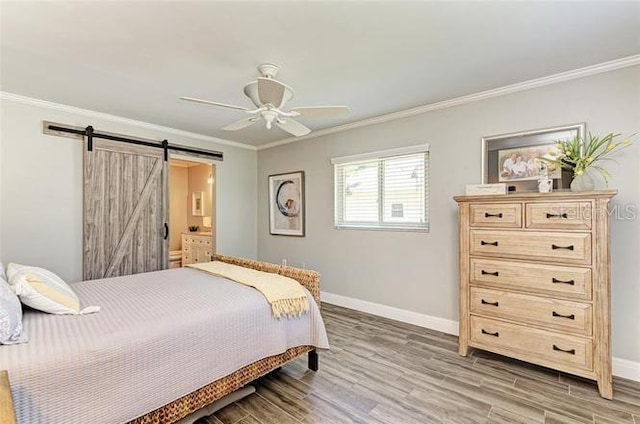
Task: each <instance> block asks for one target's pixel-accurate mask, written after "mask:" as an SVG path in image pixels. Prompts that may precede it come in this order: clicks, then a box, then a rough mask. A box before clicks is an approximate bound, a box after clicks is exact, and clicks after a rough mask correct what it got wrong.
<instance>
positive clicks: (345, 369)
mask: <svg viewBox="0 0 640 424" xmlns="http://www.w3.org/2000/svg"><path fill="white" fill-rule="evenodd" d="M322 312H323V316H324V318H325V323H326V326H327V332H328V334H329V341H330V343H331V351H328V352H320V370H319V371H318V372H317V373H314V372H312V371H309V370H307V368H306V357H305V358H304V359H299V360H297V361H294V362H291V363H289V364H287V365H285V366H284V367H283V368H282V369H281V370H280V371H279V372H276V373H273V374H271V375H268V376H266V377H264V378H262V379H260V380H258V381H257V382H256V384H255V386H256V393H254V394H252V395H250V396H249V397H247V398H244V399H242V400H241V401H239V402H236V403H234V404H231V405H229V406H227V407H226V408H224V409H221V410H220V411H218V412H216V413H215V414H213V415H211V416H210V417H206V418H203V419H201V420H199V421H198V424H289V423H303V424H311V423H331V424H334V423H335V424H338V423H373V424H379V423H389V424H411V423H420V424H423V423H425V424H426V423H495V424H498V423H500V424H513V423H522V424H530V423H531V424H533V423H549V424H551V423H553V424H575V423H595V424H613V423H619V424H640V383H636V382H632V381H629V380H624V379H619V378H614V400H613V401H608V400H605V399H602V398H600V396H599V395H598V390H597V387H596V384H595V382H591V381H588V380H583V379H581V378H578V377H573V376H570V375H566V374H562V373H558V372H556V371H552V370H549V369H546V368H541V367H537V366H534V365H530V364H527V363H524V362H519V361H516V360H513V359H508V358H505V357H502V356H499V355H494V354H490V353H486V352H481V351H477V350H476V351H473V353H472V354H471V355H469V356H468V357H461V356H459V355H458V354H457V337H455V336H450V335H447V334H443V333H439V332H437V331H431V330H426V329H423V328H420V327H415V326H412V325H408V324H403V323H400V322H397V321H392V320H388V319H385V318H380V317H376V316H373V315H368V314H364V313H360V312H356V311H352V310H350V309H344V308H340V307H337V306H332V305H327V304H323V310H322Z"/></svg>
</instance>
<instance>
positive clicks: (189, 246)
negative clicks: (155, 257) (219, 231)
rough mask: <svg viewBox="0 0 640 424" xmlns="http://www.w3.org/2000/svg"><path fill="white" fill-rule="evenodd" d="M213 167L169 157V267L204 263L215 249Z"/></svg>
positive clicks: (181, 157) (193, 160)
mask: <svg viewBox="0 0 640 424" xmlns="http://www.w3.org/2000/svg"><path fill="white" fill-rule="evenodd" d="M215 199H216V166H215V164H213V163H210V162H205V161H200V160H199V159H198V158H191V157H183V156H172V157H171V159H170V160H169V267H170V268H178V267H181V266H184V265H187V264H189V263H196V262H208V261H210V260H211V256H212V255H213V254H215V252H216V225H215V222H216V201H215Z"/></svg>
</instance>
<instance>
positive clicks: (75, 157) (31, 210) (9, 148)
mask: <svg viewBox="0 0 640 424" xmlns="http://www.w3.org/2000/svg"><path fill="white" fill-rule="evenodd" d="M101 116H102V115H100V114H94V116H87V114H86V113H83V112H76V111H74V110H71V109H66V108H65V109H64V110H60V109H59V107H56V106H53V107H48V106H47V105H34V104H27V103H24V102H19V101H14V100H7V99H2V100H1V101H0V122H1V125H0V157H1V162H0V182H1V185H0V233H1V234H2V238H1V239H0V251H1V252H2V257H0V261H2V262H4V263H5V264H6V263H8V262H18V263H24V264H31V265H39V266H43V267H45V268H48V269H51V270H52V271H54V272H56V273H57V274H59V275H60V276H61V277H62V278H64V279H66V280H68V281H77V280H80V279H81V277H82V145H81V143H80V142H78V141H77V140H73V139H69V138H61V137H54V136H48V135H44V134H42V121H43V120H46V121H53V122H60V123H65V124H69V125H77V126H81V127H85V126H87V125H89V124H91V125H93V126H94V127H95V128H96V129H97V130H102V131H107V132H114V133H120V134H127V135H131V136H137V137H145V138H151V139H155V140H162V139H165V138H167V139H168V140H169V142H176V143H180V144H185V145H190V146H193V147H201V148H206V149H213V150H219V151H222V152H223V153H224V161H223V162H218V163H217V167H216V175H217V178H216V180H217V181H216V184H217V186H216V195H217V196H218V198H217V203H218V204H224V208H219V209H218V210H217V214H216V215H217V222H218V224H219V226H218V231H217V251H218V252H220V253H225V254H231V255H236V256H243V257H249V258H252V257H253V258H255V257H256V250H257V249H256V198H257V193H256V167H257V162H256V160H257V155H256V152H255V151H254V150H249V149H244V148H240V147H236V146H230V145H226V144H222V143H216V142H214V141H211V140H203V139H199V138H197V137H195V136H194V137H190V136H187V135H186V134H185V135H176V134H172V133H167V132H165V131H163V130H161V129H151V128H149V127H141V126H136V125H132V124H128V123H124V122H122V121H121V120H112V119H109V118H105V117H101Z"/></svg>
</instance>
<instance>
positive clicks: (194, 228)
mask: <svg viewBox="0 0 640 424" xmlns="http://www.w3.org/2000/svg"><path fill="white" fill-rule="evenodd" d="M198 228H200V227H198V226H197V225H189V231H191V232H192V233H193V232H195V231H198Z"/></svg>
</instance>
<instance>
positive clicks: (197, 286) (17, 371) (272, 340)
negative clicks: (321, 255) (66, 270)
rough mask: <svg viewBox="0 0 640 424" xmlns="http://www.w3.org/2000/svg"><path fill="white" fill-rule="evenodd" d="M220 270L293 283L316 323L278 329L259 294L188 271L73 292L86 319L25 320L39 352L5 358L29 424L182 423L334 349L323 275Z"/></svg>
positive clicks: (300, 320)
mask: <svg viewBox="0 0 640 424" xmlns="http://www.w3.org/2000/svg"><path fill="white" fill-rule="evenodd" d="M215 259H216V260H219V261H223V262H227V263H231V264H234V265H240V266H243V267H247V268H252V269H257V270H260V271H265V272H271V273H276V274H281V275H285V276H287V277H290V278H293V279H295V280H297V281H298V282H300V283H301V284H302V285H303V286H304V287H305V288H306V290H307V291H308V297H309V298H310V299H312V298H313V299H314V300H315V302H314V301H310V309H309V312H308V313H306V314H304V315H302V316H300V317H297V318H281V319H275V318H273V316H272V314H271V308H270V306H269V305H268V303H267V302H266V301H265V299H264V297H263V296H262V294H260V293H259V292H258V291H257V290H255V289H253V288H251V287H247V286H244V285H241V284H238V283H234V282H231V281H229V280H225V279H223V278H220V277H214V276H212V275H209V274H206V273H203V272H201V271H198V270H195V269H190V268H179V269H171V270H165V271H158V272H153V273H145V274H137V275H132V276H126V277H116V278H110V279H105V280H94V281H86V282H80V283H75V284H73V288H74V290H75V291H76V293H77V294H78V295H79V297H80V299H81V300H82V301H83V303H86V304H97V305H100V306H101V307H102V310H101V311H100V312H99V313H97V314H92V315H86V316H54V315H49V314H43V313H39V312H35V311H26V312H25V316H24V320H23V322H24V325H25V329H26V331H27V334H28V335H29V336H30V338H31V340H30V342H29V343H26V344H20V345H12V346H2V347H1V348H0V369H7V370H8V372H9V379H10V381H11V392H12V395H13V403H14V409H15V411H16V415H17V417H18V422H19V423H22V422H24V423H33V424H36V423H56V422H64V423H69V424H70V423H74V422H77V423H86V422H91V423H101V422H104V423H114V422H130V423H145V424H146V423H173V422H176V421H178V420H180V419H181V418H183V417H185V416H187V415H189V414H191V413H192V412H194V411H197V410H199V409H201V408H203V407H205V406H207V405H209V404H211V403H213V402H214V401H216V400H218V399H220V398H222V397H224V396H225V395H227V394H229V393H232V392H234V391H235V390H237V389H239V388H241V387H243V386H244V385H246V384H247V383H249V382H251V381H253V380H255V379H256V378H258V377H260V376H262V375H265V374H267V373H269V372H271V371H272V370H274V369H276V368H278V367H280V366H282V365H283V364H284V363H286V362H288V361H289V360H291V359H294V358H297V357H299V356H300V355H303V354H305V353H308V354H309V366H310V368H312V369H314V368H315V369H317V354H316V351H315V349H316V348H320V349H325V348H328V347H329V345H328V342H327V337H326V332H325V329H324V324H323V322H322V317H321V315H320V310H319V306H318V305H319V304H320V303H319V294H320V292H319V290H320V287H319V282H320V277H319V274H318V273H316V272H314V271H309V270H300V269H296V268H293V267H285V266H278V265H274V264H268V263H264V262H259V261H253V260H245V259H238V258H232V257H228V256H221V255H219V256H216V257H215Z"/></svg>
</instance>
